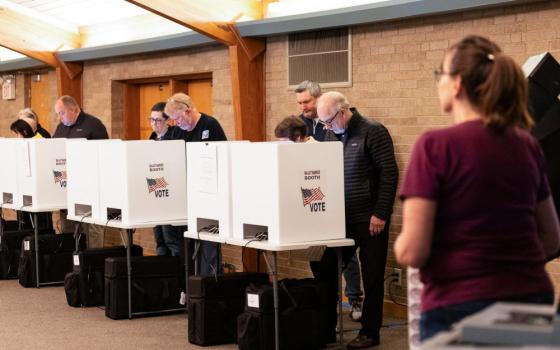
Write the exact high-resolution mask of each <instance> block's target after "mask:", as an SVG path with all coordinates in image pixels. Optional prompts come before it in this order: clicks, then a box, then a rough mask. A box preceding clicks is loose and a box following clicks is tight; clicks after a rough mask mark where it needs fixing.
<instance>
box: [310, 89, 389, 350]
mask: <svg viewBox="0 0 560 350" xmlns="http://www.w3.org/2000/svg"><path fill="white" fill-rule="evenodd" d="M317 114H318V117H319V119H320V120H321V122H323V123H324V124H325V126H326V128H327V129H329V132H327V134H326V135H325V141H340V142H342V143H343V144H344V190H345V191H344V192H345V193H344V194H345V207H346V237H347V238H351V239H354V241H355V242H356V244H355V246H354V247H348V248H344V249H343V254H342V255H343V262H348V261H349V260H350V259H351V257H352V255H353V254H354V252H355V250H356V248H358V247H359V248H360V250H359V258H360V263H361V267H362V280H363V283H364V292H365V298H364V303H363V308H362V311H363V312H362V319H361V323H362V328H361V329H360V332H359V334H358V336H357V337H356V338H355V339H354V340H352V341H351V342H350V343H349V344H348V345H347V347H348V348H349V349H364V348H368V347H372V346H376V345H378V344H379V342H380V339H379V330H380V328H381V324H382V320H383V299H384V292H383V280H384V274H385V264H386V261H387V246H388V242H389V224H390V219H391V213H392V210H393V203H394V200H395V193H396V190H397V182H398V168H397V163H396V160H395V154H394V150H393V141H392V140H391V136H390V135H389V132H388V131H387V129H386V128H385V127H384V126H383V125H382V124H381V123H379V122H377V121H374V120H371V119H366V118H364V117H362V116H361V115H360V113H359V112H358V110H357V109H355V108H350V103H349V102H348V100H347V98H346V97H345V96H344V95H342V94H341V93H339V92H327V93H325V94H323V95H322V96H321V98H320V99H319V101H318V104H317ZM311 267H312V270H313V274H314V275H315V277H316V278H317V279H319V280H323V281H326V282H327V284H328V285H329V291H330V295H331V296H330V301H331V303H332V312H331V313H330V315H329V322H331V325H332V328H333V329H334V328H335V326H336V301H337V258H336V253H335V251H333V250H331V249H327V250H326V251H325V254H324V255H323V259H322V260H321V261H320V262H317V263H314V264H312V265H311Z"/></svg>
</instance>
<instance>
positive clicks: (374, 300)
mask: <svg viewBox="0 0 560 350" xmlns="http://www.w3.org/2000/svg"><path fill="white" fill-rule="evenodd" d="M346 237H348V238H351V239H354V241H355V242H356V245H355V246H353V247H343V248H342V263H343V264H344V265H346V264H347V263H348V261H350V259H352V255H354V252H355V251H356V248H358V247H359V248H360V252H359V258H360V264H361V268H362V281H363V284H364V294H365V298H364V303H363V305H362V321H361V322H362V329H361V330H360V334H363V335H367V336H368V337H372V338H374V339H379V329H380V328H381V325H382V323H383V300H384V285H383V282H384V276H385V265H386V263H387V247H388V244H389V222H387V224H386V225H385V229H384V230H383V232H381V233H380V234H377V235H375V236H373V237H372V236H371V235H370V234H369V222H361V223H354V224H347V225H346ZM310 265H311V270H312V271H313V275H314V276H315V278H317V279H318V280H321V281H324V282H326V283H327V284H328V286H329V287H328V288H329V300H330V302H331V303H332V312H330V313H329V322H330V323H331V324H332V327H333V329H334V328H335V327H336V323H337V313H336V309H337V305H338V260H337V254H336V249H335V248H327V249H326V250H325V253H324V254H323V258H322V259H321V261H318V262H311V263H310Z"/></svg>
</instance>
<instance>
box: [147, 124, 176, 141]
mask: <svg viewBox="0 0 560 350" xmlns="http://www.w3.org/2000/svg"><path fill="white" fill-rule="evenodd" d="M177 129H178V130H177ZM181 131H182V130H181V128H179V127H178V126H175V125H171V126H169V127H168V128H167V131H166V132H165V134H163V136H162V137H161V141H165V140H182V139H183V133H182V132H181ZM150 140H156V141H157V134H156V132H155V131H152V133H151V134H150Z"/></svg>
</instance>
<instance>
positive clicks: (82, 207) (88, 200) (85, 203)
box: [66, 140, 120, 221]
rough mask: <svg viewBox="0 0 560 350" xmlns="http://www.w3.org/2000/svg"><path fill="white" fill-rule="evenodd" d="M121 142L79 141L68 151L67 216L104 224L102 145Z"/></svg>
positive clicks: (67, 149) (68, 148)
mask: <svg viewBox="0 0 560 350" xmlns="http://www.w3.org/2000/svg"><path fill="white" fill-rule="evenodd" d="M106 142H120V140H92V141H88V140H80V141H74V142H73V143H72V147H67V148H66V170H67V173H68V179H69V181H68V186H67V201H68V216H70V217H92V218H93V219H96V220H99V221H102V220H104V219H105V217H106V216H104V215H102V213H101V207H100V205H99V144H100V143H106Z"/></svg>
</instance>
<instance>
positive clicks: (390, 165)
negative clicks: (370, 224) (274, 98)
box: [325, 108, 399, 223]
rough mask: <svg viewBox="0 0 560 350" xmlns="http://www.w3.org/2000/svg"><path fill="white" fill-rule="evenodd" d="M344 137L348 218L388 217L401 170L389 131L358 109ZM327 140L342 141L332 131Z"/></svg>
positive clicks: (355, 219)
mask: <svg viewBox="0 0 560 350" xmlns="http://www.w3.org/2000/svg"><path fill="white" fill-rule="evenodd" d="M350 110H351V111H352V113H353V115H352V118H351V119H350V121H349V122H348V127H347V130H346V132H345V134H344V135H343V136H342V137H341V139H340V141H342V142H343V144H344V196H345V204H346V221H347V222H348V223H358V222H366V221H369V220H370V219H371V216H372V215H375V216H376V217H378V218H380V219H382V220H388V219H389V218H390V217H391V213H392V211H393V203H394V201H395V193H396V191H397V183H398V177H399V171H398V168H397V162H396V160H395V152H394V150H393V141H392V140H391V136H390V135H389V132H388V131H387V129H386V128H385V126H383V125H382V124H381V123H379V122H376V121H372V120H367V119H365V118H364V117H362V116H361V115H360V113H359V112H358V111H357V110H356V109H355V108H351V109H350ZM325 141H339V138H338V137H337V135H335V134H334V133H333V132H332V131H328V132H327V134H326V135H325Z"/></svg>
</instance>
